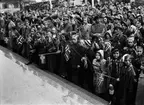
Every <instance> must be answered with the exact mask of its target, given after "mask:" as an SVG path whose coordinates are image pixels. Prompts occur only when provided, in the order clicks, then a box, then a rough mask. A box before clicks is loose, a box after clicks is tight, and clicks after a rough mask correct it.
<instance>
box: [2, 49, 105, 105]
mask: <svg viewBox="0 0 144 105" xmlns="http://www.w3.org/2000/svg"><path fill="white" fill-rule="evenodd" d="M19 58H20V57H19V56H17V55H14V54H13V53H12V52H10V51H8V50H7V51H6V50H5V51H3V50H1V48H0V99H1V100H0V103H1V105H106V102H105V101H102V100H101V99H99V98H96V99H97V100H94V99H93V98H90V97H89V96H87V95H86V94H84V93H81V95H79V93H80V91H79V90H78V88H75V87H72V86H68V85H67V84H68V83H69V82H67V84H66V83H64V82H62V81H61V80H58V79H57V78H56V77H54V76H52V75H50V74H46V73H45V72H43V71H39V70H38V69H37V68H36V67H34V66H29V67H28V66H26V65H24V63H23V61H21V60H18V59H19ZM84 97H87V98H84Z"/></svg>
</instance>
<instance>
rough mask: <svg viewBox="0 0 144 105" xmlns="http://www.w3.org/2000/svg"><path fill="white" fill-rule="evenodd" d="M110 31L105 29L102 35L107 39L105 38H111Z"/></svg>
mask: <svg viewBox="0 0 144 105" xmlns="http://www.w3.org/2000/svg"><path fill="white" fill-rule="evenodd" d="M111 36H112V35H111V32H110V31H107V32H106V33H105V35H104V38H105V39H106V40H107V39H111Z"/></svg>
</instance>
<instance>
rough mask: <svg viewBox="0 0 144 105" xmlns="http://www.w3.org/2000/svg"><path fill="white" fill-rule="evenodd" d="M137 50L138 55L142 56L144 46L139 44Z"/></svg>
mask: <svg viewBox="0 0 144 105" xmlns="http://www.w3.org/2000/svg"><path fill="white" fill-rule="evenodd" d="M136 52H137V55H138V56H141V55H142V54H143V47H141V46H137V49H136Z"/></svg>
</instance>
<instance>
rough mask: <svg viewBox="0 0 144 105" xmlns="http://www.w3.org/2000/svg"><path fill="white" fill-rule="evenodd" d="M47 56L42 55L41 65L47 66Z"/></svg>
mask: <svg viewBox="0 0 144 105" xmlns="http://www.w3.org/2000/svg"><path fill="white" fill-rule="evenodd" d="M45 59H46V58H45V55H40V60H41V64H45V63H46V61H45Z"/></svg>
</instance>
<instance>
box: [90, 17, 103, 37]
mask: <svg viewBox="0 0 144 105" xmlns="http://www.w3.org/2000/svg"><path fill="white" fill-rule="evenodd" d="M94 21H95V23H94V24H92V26H91V37H94V36H103V34H104V32H105V25H104V24H102V23H101V16H96V17H94Z"/></svg>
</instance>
